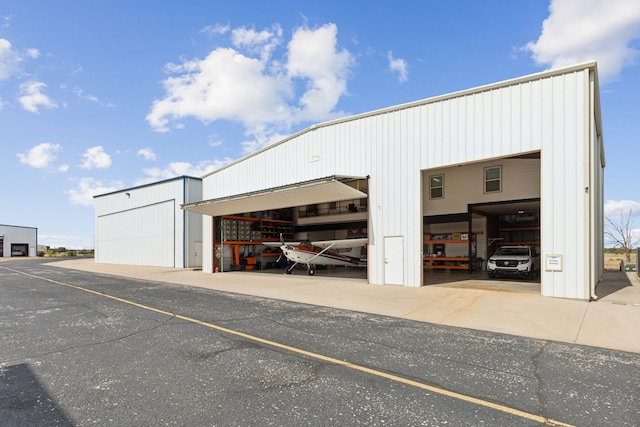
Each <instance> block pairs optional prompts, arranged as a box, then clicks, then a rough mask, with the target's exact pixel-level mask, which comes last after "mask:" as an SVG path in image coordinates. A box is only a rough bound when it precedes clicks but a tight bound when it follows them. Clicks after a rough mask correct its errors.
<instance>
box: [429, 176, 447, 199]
mask: <svg viewBox="0 0 640 427" xmlns="http://www.w3.org/2000/svg"><path fill="white" fill-rule="evenodd" d="M434 178H440V182H441V184H440V186H439V187H434V186H433V185H432V183H433V179H434ZM433 190H440V196H434V195H433ZM429 199H430V200H433V199H444V174H440V175H431V176H430V177H429Z"/></svg>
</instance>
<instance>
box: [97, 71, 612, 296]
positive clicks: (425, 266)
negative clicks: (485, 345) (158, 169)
mask: <svg viewBox="0 0 640 427" xmlns="http://www.w3.org/2000/svg"><path fill="white" fill-rule="evenodd" d="M602 135H603V133H602V124H601V114H600V101H599V86H598V74H597V66H596V63H595V62H589V63H584V64H578V65H575V66H572V67H567V68H563V69H559V70H552V71H546V72H542V73H538V74H534V75H530V76H525V77H521V78H517V79H513V80H508V81H504V82H500V83H495V84H491V85H487V86H482V87H478V88H474V89H469V90H465V91H461V92H457V93H452V94H448V95H443V96H438V97H434V98H429V99H425V100H421V101H417V102H413V103H409V104H404V105H399V106H395V107H390V108H386V109H383V110H378V111H373V112H370V113H366V114H360V115H356V116H353V117H347V118H343V119H340V120H335V121H331V122H327V123H322V124H318V125H314V126H311V127H310V128H308V129H306V130H303V131H301V132H298V133H296V134H295V135H292V136H290V137H289V138H286V139H285V140H283V141H281V142H279V143H277V144H274V145H271V146H269V147H267V148H264V149H262V150H260V151H258V152H256V153H253V154H251V155H249V156H247V157H245V158H243V159H240V160H239V161H237V162H234V163H232V164H229V165H227V166H226V167H224V168H221V169H219V170H217V171H215V172H213V173H211V174H208V175H206V176H205V177H203V183H202V184H203V194H202V196H203V197H202V198H203V200H202V201H197V202H195V201H194V202H191V203H190V202H188V201H187V202H185V204H184V206H183V208H184V209H185V210H187V211H190V212H197V213H201V214H204V216H203V230H202V231H203V233H202V240H203V247H202V250H203V252H202V253H203V258H202V262H203V270H204V271H205V272H213V271H214V270H215V269H216V268H218V267H222V269H226V265H225V263H226V261H225V258H227V257H229V256H233V254H229V253H228V252H225V245H226V247H227V248H229V247H237V246H238V245H240V244H245V246H249V245H255V247H256V250H255V252H256V253H258V252H259V251H258V249H257V245H258V244H257V243H252V241H253V240H255V238H256V237H257V236H255V235H254V234H253V233H252V232H255V231H260V232H261V233H262V237H263V238H264V237H265V236H270V237H271V238H275V237H276V235H277V233H279V232H283V231H285V232H288V231H290V234H291V237H294V238H309V239H324V238H327V239H331V238H345V237H349V236H353V235H356V234H358V235H366V236H367V237H368V241H369V244H368V249H367V256H368V267H367V269H368V271H367V280H368V282H369V283H371V284H379V285H383V284H393V285H403V286H412V287H416V286H421V285H422V284H423V278H424V275H425V273H426V272H428V271H430V270H432V269H440V268H443V269H444V268H446V269H451V270H456V269H457V270H468V271H469V272H471V271H472V270H473V268H472V267H473V266H474V265H476V264H477V263H478V262H480V263H481V262H482V260H483V259H484V260H486V259H487V258H488V257H489V256H490V255H491V254H492V253H493V251H494V250H495V248H496V247H497V246H498V245H500V244H505V243H507V242H508V243H519V244H524V243H526V244H533V245H536V246H539V249H540V253H541V264H542V265H541V268H540V271H539V275H540V280H541V293H542V295H545V296H553V297H561V298H575V299H585V300H588V299H591V298H593V297H594V295H595V294H594V290H595V286H596V284H597V283H598V281H599V280H600V278H601V276H602V274H603V271H604V265H603V235H604V232H603V185H604V184H603V182H604V166H605V159H604V148H603V147H604V146H603V136H602ZM130 193H131V197H130V198H129V196H128V195H125V194H127V193H125V192H118V193H116V194H112V195H109V196H108V198H109V202H108V203H107V204H108V205H110V206H112V209H109V210H107V209H105V208H104V207H103V206H102V204H101V203H100V198H97V199H96V202H97V203H96V205H97V207H96V209H97V211H98V212H99V215H98V224H97V226H96V228H97V230H98V238H97V242H98V244H97V250H98V252H97V256H98V257H99V260H100V262H107V261H105V258H103V256H102V255H101V254H100V251H101V250H105V248H104V245H105V244H106V245H107V246H109V245H111V246H109V249H108V250H107V251H106V252H107V253H109V254H110V256H109V257H108V259H109V261H108V262H121V261H122V260H124V259H126V260H127V261H131V257H133V256H134V255H136V256H139V254H140V251H141V250H144V248H147V247H149V246H150V245H149V244H150V243H153V245H155V246H157V247H160V246H161V244H169V246H170V247H172V248H173V247H174V246H173V245H171V244H170V243H172V242H171V236H172V235H171V233H170V231H171V230H169V229H168V227H167V226H168V224H170V223H171V222H170V221H169V220H166V219H165V220H164V223H163V224H164V227H165V228H166V230H164V231H165V234H164V235H163V236H162V238H160V239H152V238H151V237H150V236H152V235H153V233H154V232H156V231H157V230H158V227H157V226H155V225H150V224H140V225H138V226H134V227H129V228H127V229H126V230H125V229H123V228H122V225H123V224H129V223H131V218H132V217H135V216H137V215H136V214H135V211H134V209H139V207H138V206H144V207H146V209H149V202H148V201H147V202H145V203H143V204H141V205H136V204H134V203H133V202H134V201H135V198H134V194H135V193H134V192H133V191H131V192H130ZM135 197H137V196H135ZM114 198H119V200H118V201H117V204H115V201H112V200H111V199H114ZM105 202H106V200H105ZM154 206H155V205H154ZM177 209H178V207H177V205H175V204H170V205H169V206H167V207H164V208H161V207H154V208H153V209H152V210H150V211H149V213H150V214H151V213H153V214H155V215H161V216H163V217H164V216H167V215H169V213H170V212H177ZM160 210H162V213H159V212H158V211H160ZM113 214H115V215H120V216H119V217H118V218H117V219H115V220H113V219H111V218H110V215H113ZM274 215H275V216H274ZM144 217H145V218H149V221H151V218H152V217H154V215H149V214H145V215H144ZM233 221H235V222H233ZM229 224H231V225H229ZM258 224H259V225H258ZM160 229H163V228H162V227H161V228H160ZM106 230H109V231H108V232H107V231H106ZM132 233H133V235H135V236H138V237H136V238H133V237H131V236H132ZM128 239H133V240H134V242H135V241H136V239H138V240H140V241H144V242H145V244H144V245H140V244H137V246H136V249H133V248H127V250H126V253H127V256H125V257H124V258H123V257H119V258H117V257H115V256H114V254H116V253H118V252H120V251H122V252H124V250H123V248H122V246H123V243H127V242H128ZM127 244H128V243H127ZM234 245H235V246H234ZM244 250H246V249H244ZM123 255H124V253H123ZM169 255H170V254H169ZM252 255H254V254H252ZM436 257H438V259H434V258H436ZM165 258H167V259H168V258H170V256H168V255H167V256H166V257H165ZM445 258H450V260H446V259H445ZM154 260H155V257H154ZM175 265H176V266H178V265H179V263H178V262H175ZM262 267H264V263H262Z"/></svg>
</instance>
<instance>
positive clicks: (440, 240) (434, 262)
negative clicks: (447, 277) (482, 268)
mask: <svg viewBox="0 0 640 427" xmlns="http://www.w3.org/2000/svg"><path fill="white" fill-rule="evenodd" d="M478 234H482V232H474V233H472V234H471V242H469V234H468V233H460V232H451V233H435V234H430V235H427V236H426V237H427V238H425V239H424V240H423V251H424V252H423V257H422V260H423V267H424V269H425V270H429V269H441V270H467V271H469V266H470V265H472V264H474V262H475V254H476V244H477V243H476V242H477V235H478ZM469 243H471V245H472V253H471V257H470V256H469V254H468V252H469ZM449 245H464V247H463V248H462V247H460V246H457V249H459V251H458V252H460V251H462V252H463V253H465V254H466V255H464V256H461V255H456V256H447V247H448V246H449ZM437 246H438V247H439V246H442V251H440V252H441V253H440V254H438V253H437V252H438V251H437V250H436V249H435V248H436V247H437ZM470 259H471V261H472V262H471V263H470Z"/></svg>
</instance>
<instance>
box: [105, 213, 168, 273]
mask: <svg viewBox="0 0 640 427" xmlns="http://www.w3.org/2000/svg"><path fill="white" fill-rule="evenodd" d="M96 262H98V263H107V264H127V265H149V266H157V267H175V207H174V201H173V200H171V201H166V202H162V203H158V204H154V205H149V206H143V207H140V208H137V209H131V210H128V211H123V212H117V213H113V214H110V215H105V216H101V217H98V220H97V224H96Z"/></svg>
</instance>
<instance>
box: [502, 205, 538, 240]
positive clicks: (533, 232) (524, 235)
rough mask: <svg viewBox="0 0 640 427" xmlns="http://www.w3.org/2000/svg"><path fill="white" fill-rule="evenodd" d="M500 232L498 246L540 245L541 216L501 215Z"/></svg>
mask: <svg viewBox="0 0 640 427" xmlns="http://www.w3.org/2000/svg"><path fill="white" fill-rule="evenodd" d="M498 234H499V238H500V240H499V241H498V246H504V245H540V216H539V215H538V214H537V213H536V214H527V215H517V214H511V215H501V216H500V221H499V226H498Z"/></svg>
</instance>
